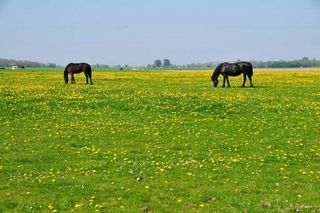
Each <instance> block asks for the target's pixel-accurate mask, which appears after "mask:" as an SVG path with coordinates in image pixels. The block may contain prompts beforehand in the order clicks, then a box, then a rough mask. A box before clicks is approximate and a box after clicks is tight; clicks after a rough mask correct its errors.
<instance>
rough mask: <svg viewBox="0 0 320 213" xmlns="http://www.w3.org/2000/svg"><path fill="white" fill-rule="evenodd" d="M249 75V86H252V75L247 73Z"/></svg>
mask: <svg viewBox="0 0 320 213" xmlns="http://www.w3.org/2000/svg"><path fill="white" fill-rule="evenodd" d="M248 77H249V80H250V86H251V87H253V84H252V76H250V75H248Z"/></svg>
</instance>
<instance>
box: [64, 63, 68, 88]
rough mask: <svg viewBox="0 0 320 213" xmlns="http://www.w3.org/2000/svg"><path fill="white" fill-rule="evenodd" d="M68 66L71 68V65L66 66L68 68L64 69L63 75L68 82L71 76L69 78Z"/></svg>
mask: <svg viewBox="0 0 320 213" xmlns="http://www.w3.org/2000/svg"><path fill="white" fill-rule="evenodd" d="M68 68H69V65H68V66H66V68H65V69H64V73H63V77H64V82H65V83H66V84H67V83H68V81H69V78H68Z"/></svg>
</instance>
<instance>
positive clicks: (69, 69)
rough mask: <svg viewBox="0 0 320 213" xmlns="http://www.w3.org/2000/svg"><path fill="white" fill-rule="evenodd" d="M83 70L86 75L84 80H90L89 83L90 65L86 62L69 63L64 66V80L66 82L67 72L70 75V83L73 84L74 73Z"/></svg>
mask: <svg viewBox="0 0 320 213" xmlns="http://www.w3.org/2000/svg"><path fill="white" fill-rule="evenodd" d="M81 72H83V73H84V75H85V76H86V82H87V84H88V83H89V81H90V84H92V70H91V66H90V65H89V64H87V63H70V64H68V65H67V66H66V68H65V69H64V82H65V83H66V84H67V83H68V81H69V78H68V74H70V75H71V84H75V83H76V81H75V80H74V74H75V73H81Z"/></svg>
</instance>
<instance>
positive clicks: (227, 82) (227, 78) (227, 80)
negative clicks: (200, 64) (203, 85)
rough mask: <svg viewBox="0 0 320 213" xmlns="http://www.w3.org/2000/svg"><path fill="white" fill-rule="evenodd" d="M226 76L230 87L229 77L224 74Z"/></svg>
mask: <svg viewBox="0 0 320 213" xmlns="http://www.w3.org/2000/svg"><path fill="white" fill-rule="evenodd" d="M226 78H227V83H228V87H230V83H229V77H228V76H226Z"/></svg>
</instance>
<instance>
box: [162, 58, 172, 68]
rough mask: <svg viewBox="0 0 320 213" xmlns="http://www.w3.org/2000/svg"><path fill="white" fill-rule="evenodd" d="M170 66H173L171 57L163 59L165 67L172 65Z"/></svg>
mask: <svg viewBox="0 0 320 213" xmlns="http://www.w3.org/2000/svg"><path fill="white" fill-rule="evenodd" d="M170 66H171V63H170V60H169V59H164V60H163V67H170Z"/></svg>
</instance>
